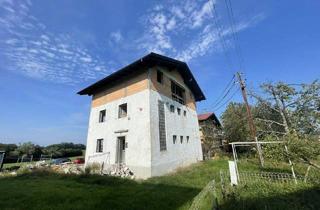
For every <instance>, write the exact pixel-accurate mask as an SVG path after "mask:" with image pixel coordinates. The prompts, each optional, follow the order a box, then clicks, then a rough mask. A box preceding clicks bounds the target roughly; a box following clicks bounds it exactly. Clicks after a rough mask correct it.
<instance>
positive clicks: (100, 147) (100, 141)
mask: <svg viewBox="0 0 320 210" xmlns="http://www.w3.org/2000/svg"><path fill="white" fill-rule="evenodd" d="M96 152H103V139H97V147H96Z"/></svg>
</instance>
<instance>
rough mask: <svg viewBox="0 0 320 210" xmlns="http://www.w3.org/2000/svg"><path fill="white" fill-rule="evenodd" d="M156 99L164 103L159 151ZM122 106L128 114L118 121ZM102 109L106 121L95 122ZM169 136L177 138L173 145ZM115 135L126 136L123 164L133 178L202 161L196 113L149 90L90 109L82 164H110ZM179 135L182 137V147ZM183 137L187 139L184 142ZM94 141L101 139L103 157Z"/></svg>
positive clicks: (113, 151)
mask: <svg viewBox="0 0 320 210" xmlns="http://www.w3.org/2000/svg"><path fill="white" fill-rule="evenodd" d="M158 100H161V101H163V102H165V122H166V145H167V150H166V151H160V141H159V117H158ZM123 103H127V108H128V110H127V111H128V115H127V117H125V118H120V119H118V107H119V105H121V104H123ZM171 104H172V105H174V107H175V112H174V113H171V112H170V105H171ZM177 107H179V108H180V109H181V115H178V113H177ZM104 109H106V121H105V122H103V123H99V112H100V110H104ZM184 110H186V111H187V114H186V116H184V115H183V111H184ZM126 130H127V132H122V133H116V132H117V131H126ZM173 135H176V136H177V140H176V143H175V144H173V137H172V136H173ZM119 136H125V137H126V142H127V143H128V148H126V154H125V156H126V158H125V162H126V165H127V166H128V167H129V168H130V169H131V170H132V171H133V172H134V174H135V176H136V177H137V178H148V177H151V176H160V175H163V174H166V173H168V172H171V171H174V170H175V169H177V168H179V167H183V166H186V165H189V164H190V163H195V162H197V161H200V160H202V150H201V142H200V137H199V125H198V118H197V113H196V111H195V110H192V109H190V108H188V107H186V106H184V105H181V104H179V103H178V102H175V101H173V100H172V99H171V98H168V97H166V96H163V95H161V94H159V93H158V92H156V91H153V90H150V89H146V90H144V91H141V92H139V93H136V94H134V95H131V96H127V97H125V98H122V99H119V100H116V101H113V102H110V103H107V104H105V105H102V106H99V107H95V108H92V109H91V113H90V120H89V129H88V137H87V150H86V164H88V163H89V164H90V163H92V162H99V163H102V162H103V161H106V163H107V164H114V163H115V158H116V148H117V144H116V142H117V137H119ZM180 136H183V143H182V144H181V143H180ZM186 136H189V142H188V143H187V139H186ZM97 139H104V142H103V154H101V153H96V141H97ZM89 156H90V158H89Z"/></svg>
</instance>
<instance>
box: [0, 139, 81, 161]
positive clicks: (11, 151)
mask: <svg viewBox="0 0 320 210" xmlns="http://www.w3.org/2000/svg"><path fill="white" fill-rule="evenodd" d="M85 149H86V147H85V145H83V144H74V143H67V142H63V143H60V144H51V145H48V146H40V145H36V144H33V143H32V142H25V143H21V144H3V143H0V151H5V152H6V158H5V163H12V162H17V160H18V159H19V158H21V157H22V156H25V157H31V156H32V157H33V160H39V159H40V157H41V155H47V156H50V157H51V156H52V158H59V157H74V156H81V155H83V150H85Z"/></svg>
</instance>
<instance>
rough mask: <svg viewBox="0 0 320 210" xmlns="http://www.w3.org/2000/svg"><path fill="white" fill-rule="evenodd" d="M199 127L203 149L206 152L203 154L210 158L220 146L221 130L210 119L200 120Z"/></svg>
mask: <svg viewBox="0 0 320 210" xmlns="http://www.w3.org/2000/svg"><path fill="white" fill-rule="evenodd" d="M200 127H201V132H202V135H203V141H202V146H203V151H204V152H205V153H206V154H205V156H206V157H207V158H210V157H212V154H213V153H214V152H216V151H217V150H219V149H220V147H221V146H222V130H221V127H220V126H218V125H215V122H214V121H213V120H211V119H208V120H204V121H202V122H200Z"/></svg>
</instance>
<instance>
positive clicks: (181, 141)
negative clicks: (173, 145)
mask: <svg viewBox="0 0 320 210" xmlns="http://www.w3.org/2000/svg"><path fill="white" fill-rule="evenodd" d="M180 143H181V144H182V143H183V136H180Z"/></svg>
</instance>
